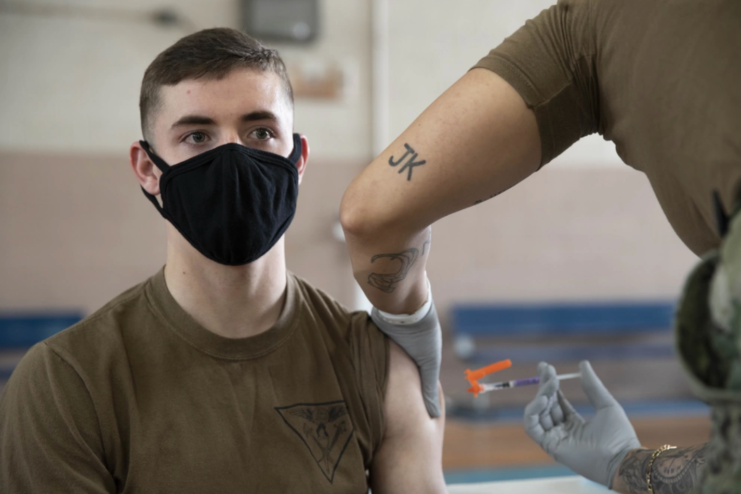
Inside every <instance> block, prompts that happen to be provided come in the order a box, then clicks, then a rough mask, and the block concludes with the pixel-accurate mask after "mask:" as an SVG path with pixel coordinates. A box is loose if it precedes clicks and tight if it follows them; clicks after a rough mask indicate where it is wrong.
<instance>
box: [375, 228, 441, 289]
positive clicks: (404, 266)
mask: <svg viewBox="0 0 741 494" xmlns="http://www.w3.org/2000/svg"><path fill="white" fill-rule="evenodd" d="M431 240H432V238H428V239H427V240H425V243H423V244H422V256H424V255H425V252H426V251H427V247H428V245H430V241H431ZM417 257H419V249H416V248H414V247H412V248H410V249H407V250H405V251H403V252H398V253H396V254H378V255H377V256H373V257H372V258H371V264H373V263H374V262H376V260H377V259H383V258H388V259H389V260H390V261H399V262H400V263H401V266H399V270H398V271H396V272H395V273H388V274H386V273H371V274H370V275H368V284H369V285H371V286H372V287H375V288H378V289H379V290H381V291H382V292H385V293H391V292H393V291H394V290H395V289H396V284H397V283H399V282H400V281H402V280H403V279H404V278H406V277H407V274H408V273H409V270H410V269H412V266H414V263H415V262H417Z"/></svg>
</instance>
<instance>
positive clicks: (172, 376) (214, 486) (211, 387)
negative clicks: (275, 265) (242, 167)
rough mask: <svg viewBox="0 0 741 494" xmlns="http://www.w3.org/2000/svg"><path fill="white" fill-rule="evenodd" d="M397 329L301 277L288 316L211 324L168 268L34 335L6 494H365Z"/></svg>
mask: <svg viewBox="0 0 741 494" xmlns="http://www.w3.org/2000/svg"><path fill="white" fill-rule="evenodd" d="M387 363H388V341H387V340H386V338H385V337H384V336H383V334H382V333H380V332H379V331H378V329H377V328H376V327H375V326H374V325H373V324H372V322H371V321H370V319H369V317H368V315H367V314H366V313H364V312H363V313H354V314H351V313H349V312H348V311H347V310H345V309H344V308H343V307H342V306H340V305H339V304H338V303H337V302H335V301H333V300H332V299H331V298H330V297H328V296H327V295H326V294H324V293H322V292H321V291H319V290H317V289H314V288H312V287H311V286H309V285H308V284H307V283H306V282H305V281H303V280H301V279H299V278H297V277H295V276H293V275H290V276H289V277H288V291H287V299H286V303H285V307H284V308H283V311H282V313H281V315H280V317H279V320H278V322H277V323H276V325H275V326H274V327H273V328H272V329H270V330H268V331H267V332H265V333H262V334H260V335H258V336H255V337H251V338H245V339H237V340H234V339H227V338H223V337H220V336H218V335H216V334H214V333H211V332H209V331H207V330H206V329H204V328H203V327H201V326H200V325H199V324H198V323H197V322H196V321H195V320H193V319H192V318H191V317H190V316H189V315H188V314H187V313H185V312H184V311H183V309H182V308H181V307H180V306H179V305H178V304H177V302H175V300H174V299H173V298H172V296H171V295H170V292H169V291H168V289H167V286H166V284H165V278H164V274H163V271H160V272H159V273H158V274H157V275H155V276H154V277H152V278H151V279H150V280H148V281H146V282H145V283H142V284H141V285H139V286H137V287H134V288H132V289H130V290H128V291H126V292H125V293H123V294H121V295H120V296H119V297H117V298H116V299H114V300H113V301H111V302H110V303H109V304H107V305H106V306H105V307H103V308H102V309H101V310H99V311H98V312H96V313H95V314H93V315H92V316H90V317H88V318H87V319H85V320H84V321H82V322H81V323H79V324H77V325H75V326H73V327H72V328H70V329H68V330H66V331H63V332H62V333H60V334H58V335H56V336H53V337H51V338H49V339H47V340H46V341H44V342H42V343H39V344H38V345H36V346H34V347H33V348H32V349H31V350H30V351H29V352H28V354H27V355H26V356H25V357H24V358H23V360H22V362H21V363H20V364H19V366H18V368H17V369H16V370H15V372H14V373H13V375H12V377H11V378H10V381H9V382H8V384H7V386H6V387H5V392H4V393H3V396H2V399H1V400H0V492H3V493H13V494H25V493H33V494H39V493H75V494H83V493H114V492H117V493H118V492H121V493H146V494H156V493H162V494H175V493H177V494H189V493H192V494H205V493H219V494H228V493H235V494H237V493H239V494H247V493H256V494H257V493H259V494H271V493H273V494H285V493H293V492H306V493H318V492H326V493H332V492H337V493H343V494H344V493H357V494H361V493H362V494H365V493H366V492H367V491H368V481H367V477H366V470H367V469H368V468H369V467H370V465H371V461H372V459H373V455H374V452H375V451H376V449H377V448H378V446H379V444H380V441H381V438H382V436H383V430H384V422H383V413H382V405H383V398H384V392H385V386H386V376H387Z"/></svg>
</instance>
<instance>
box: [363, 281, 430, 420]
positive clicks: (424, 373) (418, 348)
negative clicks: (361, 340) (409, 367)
mask: <svg viewBox="0 0 741 494" xmlns="http://www.w3.org/2000/svg"><path fill="white" fill-rule="evenodd" d="M430 296H432V295H431V294H430ZM371 318H372V319H373V322H374V323H376V326H378V329H380V330H381V331H382V332H383V333H384V334H385V335H386V336H388V337H389V338H391V339H392V340H393V341H394V342H395V343H396V344H397V345H399V346H400V347H401V348H403V349H404V351H405V352H407V354H408V355H409V356H410V357H411V358H412V360H414V361H415V362H416V363H417V367H418V368H419V375H420V378H421V379H422V395H423V396H424V400H425V407H427V413H429V414H430V417H433V418H437V417H439V416H440V400H439V394H438V388H437V383H438V381H439V380H440V362H441V360H442V348H443V337H442V331H441V330H440V320H439V319H438V318H437V311H436V310H435V303H434V302H432V304H431V305H430V310H429V312H428V313H427V315H426V316H425V317H424V318H422V319H421V320H420V321H418V322H416V323H414V324H405V325H396V324H391V323H389V322H388V321H386V320H385V319H383V318H382V317H381V316H380V314H379V313H378V309H376V308H375V307H374V308H373V310H372V311H371Z"/></svg>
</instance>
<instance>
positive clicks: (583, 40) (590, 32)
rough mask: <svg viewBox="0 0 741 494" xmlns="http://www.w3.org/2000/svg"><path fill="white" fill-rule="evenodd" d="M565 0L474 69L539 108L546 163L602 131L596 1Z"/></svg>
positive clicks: (508, 39) (534, 109)
mask: <svg viewBox="0 0 741 494" xmlns="http://www.w3.org/2000/svg"><path fill="white" fill-rule="evenodd" d="M597 1H598V0H560V1H559V2H558V3H557V4H556V5H554V6H552V7H551V8H549V9H547V10H544V11H543V12H541V13H540V14H539V15H538V16H537V17H535V18H534V19H532V20H529V21H527V23H526V24H525V25H524V26H523V27H522V28H520V29H519V30H518V31H517V32H515V33H514V34H513V35H512V36H510V37H509V38H507V39H505V40H504V42H502V44H501V45H499V46H498V47H497V48H495V49H493V50H492V51H491V52H490V53H489V54H488V55H487V56H486V57H484V58H483V59H481V61H479V63H478V64H477V65H476V66H475V67H474V68H484V69H488V70H491V71H493V72H495V73H496V74H497V75H499V76H500V77H502V78H503V79H504V80H506V81H507V82H508V83H509V84H510V85H511V86H512V87H513V88H514V89H515V90H516V91H517V92H518V93H519V94H520V96H521V97H522V98H523V99H524V100H525V103H526V104H527V106H528V107H529V108H531V109H532V110H533V111H534V112H535V116H536V119H537V121H538V129H539V131H540V140H541V152H542V159H541V166H543V165H545V164H546V163H548V162H550V161H551V160H552V159H553V158H555V157H556V156H558V155H559V154H561V153H562V152H563V151H565V150H566V149H567V148H568V147H569V146H571V145H572V144H573V143H574V142H576V141H577V140H579V139H580V138H582V137H584V136H587V135H589V134H592V133H594V132H598V131H599V130H600V125H599V113H600V112H599V91H598V80H597V74H596V69H595V51H596V48H595V33H594V26H593V22H592V19H591V9H592V8H593V5H592V3H595V2H597Z"/></svg>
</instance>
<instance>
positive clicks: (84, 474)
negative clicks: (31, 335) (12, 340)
mask: <svg viewBox="0 0 741 494" xmlns="http://www.w3.org/2000/svg"><path fill="white" fill-rule="evenodd" d="M103 458H104V454H103V445H102V440H101V437H100V426H99V423H98V418H97V415H96V413H95V410H94V408H93V404H92V400H91V398H90V395H89V393H88V391H87V388H86V386H85V384H84V383H83V381H82V379H81V378H80V376H79V375H78V374H77V372H75V370H74V369H72V368H71V367H70V366H69V365H68V364H67V363H66V362H64V361H63V360H62V359H61V358H60V357H59V356H58V355H57V354H56V353H54V352H53V351H52V350H51V349H50V348H49V347H48V346H47V345H46V344H45V343H41V344H39V345H37V346H35V347H34V348H32V349H31V350H30V351H29V352H28V354H26V356H25V357H24V358H23V360H22V361H21V362H20V364H19V365H18V367H17V368H16V370H15V371H14V372H13V375H12V376H11V378H10V380H9V381H8V384H7V385H6V387H5V390H4V392H3V395H2V399H0V491H2V492H14V493H18V494H25V493H37V492H58V493H60V494H63V493H67V492H69V493H72V492H74V493H84V494H104V493H112V492H115V485H114V481H113V478H112V476H111V475H110V473H109V472H108V470H107V468H106V466H105V463H104V460H103Z"/></svg>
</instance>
